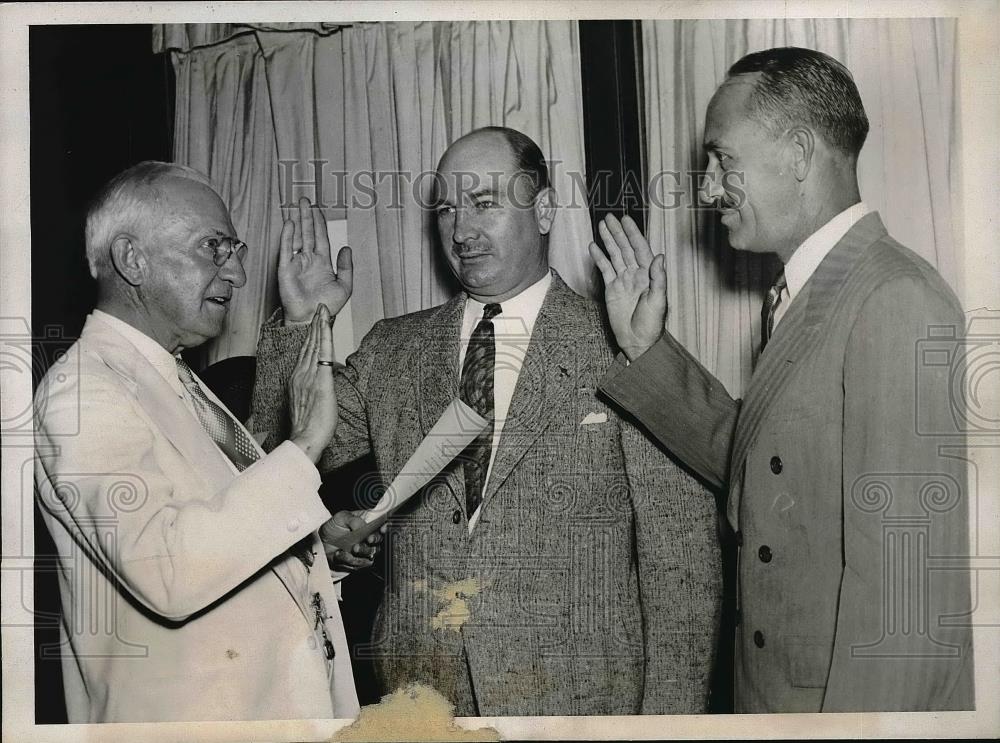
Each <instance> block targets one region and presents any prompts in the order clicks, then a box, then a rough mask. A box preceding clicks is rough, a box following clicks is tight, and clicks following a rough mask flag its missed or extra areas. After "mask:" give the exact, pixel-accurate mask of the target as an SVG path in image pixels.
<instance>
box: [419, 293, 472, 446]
mask: <svg viewBox="0 0 1000 743" xmlns="http://www.w3.org/2000/svg"><path fill="white" fill-rule="evenodd" d="M464 309H465V295H464V294H459V295H458V296H457V297H455V298H454V299H452V300H450V301H449V302H446V303H445V304H443V305H441V306H440V307H439V308H438V309H437V310H436V311H435V312H433V313H432V314H431V316H430V317H429V318H428V323H427V327H426V328H425V329H424V330H423V332H422V333H421V338H419V339H418V342H419V343H420V348H418V349H417V359H416V363H415V364H414V366H413V371H414V372H415V373H417V374H418V375H419V379H418V381H417V409H418V412H419V417H420V428H421V430H422V432H423V434H424V436H426V435H427V432H428V431H430V430H431V428H432V427H433V426H434V424H435V423H437V421H438V418H440V417H441V414H442V413H443V412H444V410H445V408H446V407H448V404H449V403H451V401H452V400H454V399H455V398H456V397H457V396H458V352H459V335H460V333H461V329H462V315H463V310H464Z"/></svg>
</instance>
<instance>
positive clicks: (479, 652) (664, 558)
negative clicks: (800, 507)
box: [254, 276, 721, 716]
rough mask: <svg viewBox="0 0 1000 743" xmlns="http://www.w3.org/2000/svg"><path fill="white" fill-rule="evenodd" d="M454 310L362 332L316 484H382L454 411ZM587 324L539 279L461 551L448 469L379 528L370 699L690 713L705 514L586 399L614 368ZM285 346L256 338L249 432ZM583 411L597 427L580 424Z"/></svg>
mask: <svg viewBox="0 0 1000 743" xmlns="http://www.w3.org/2000/svg"><path fill="white" fill-rule="evenodd" d="M463 306H464V296H459V297H456V298H455V299H453V300H451V301H450V302H448V303H446V304H444V305H441V306H439V307H435V308H433V309H429V310H426V311H423V312H416V313H413V314H410V315H405V316H402V317H398V318H394V319H391V320H385V321H382V322H380V323H378V324H377V325H376V326H375V327H374V328H373V329H372V330H371V332H370V333H369V334H368V335H367V336H366V337H365V339H364V340H363V341H362V343H361V346H360V348H359V349H358V351H357V353H355V354H354V355H352V356H351V357H350V358H349V359H348V364H347V368H346V369H344V370H343V371H341V372H339V373H338V376H337V395H338V404H339V406H340V426H339V428H338V430H337V435H336V438H335V440H334V441H333V442H332V445H331V447H330V448H329V450H328V451H327V457H326V458H325V459H324V461H323V462H322V463H321V468H322V467H327V468H332V467H335V466H337V465H340V464H343V463H345V462H348V461H350V460H352V459H355V458H357V457H359V456H361V455H363V454H365V453H367V452H369V451H373V452H374V455H375V459H376V461H377V463H378V469H379V472H380V474H381V476H382V478H383V479H384V481H385V482H389V481H391V480H392V478H393V477H395V475H396V474H397V473H398V472H399V470H400V469H401V468H402V466H403V464H404V463H405V461H406V459H407V458H408V457H409V456H410V454H412V453H413V451H414V449H415V448H416V446H417V444H418V443H419V442H420V441H421V440H422V439H423V437H424V436H425V434H426V433H427V431H428V429H429V428H430V427H431V426H432V425H433V424H434V423H435V421H436V420H437V419H438V417H439V416H440V414H441V413H442V411H443V410H444V408H445V407H446V406H447V404H448V403H449V402H450V401H451V400H452V399H454V398H455V397H456V396H457V393H458V377H459V374H458V357H459V331H460V325H461V319H462V310H463ZM601 318H602V316H601V312H600V309H599V307H598V306H597V305H596V304H594V303H593V302H590V301H589V300H586V299H584V298H582V297H579V296H577V295H576V294H574V293H573V292H572V291H571V290H570V289H569V288H568V287H566V285H565V284H564V283H563V282H562V281H561V280H560V279H559V277H558V276H554V277H553V282H552V286H551V288H550V289H549V292H548V294H547V296H546V298H545V301H544V303H543V305H542V308H541V311H540V313H539V316H538V319H537V322H536V324H535V328H534V332H533V334H532V338H531V343H530V347H529V349H528V352H527V354H526V357H525V360H524V364H523V366H522V369H521V372H520V376H519V378H518V382H517V387H516V390H515V392H514V396H513V399H512V401H511V407H510V411H509V414H508V417H507V420H506V423H505V425H504V428H503V433H502V436H501V440H500V443H499V448H498V451H497V454H496V459H495V461H494V464H493V470H492V472H491V474H490V479H489V482H488V484H487V488H486V492H485V493H484V501H483V505H482V511H481V513H480V518H479V521H478V523H477V525H476V527H475V529H474V530H473V532H472V533H471V534H470V533H469V531H468V521H467V518H468V515H467V514H466V513H465V492H464V482H463V476H462V470H461V467H460V465H457V464H456V463H454V462H453V463H452V464H451V465H450V466H449V467H447V468H446V469H445V471H444V472H442V473H441V474H440V476H439V477H438V478H436V480H435V481H434V482H433V483H431V485H429V486H428V487H427V488H425V490H424V491H423V492H422V493H421V494H419V495H418V496H415V497H414V498H413V499H412V500H411V501H410V502H408V503H407V504H406V505H405V506H404V507H403V509H402V510H401V511H400V512H399V513H398V515H396V516H395V517H394V518H393V519H392V521H391V522H390V524H391V527H390V532H389V534H388V535H387V536H386V539H387V540H388V541H389V542H390V543H391V552H390V560H391V562H390V564H389V566H388V575H387V576H386V594H385V598H384V600H383V603H382V605H381V607H380V610H379V613H378V616H377V619H376V626H375V631H374V637H373V645H374V647H373V651H374V653H375V655H376V664H377V667H378V670H379V673H380V676H381V678H382V681H383V682H384V684H385V688H386V690H392V689H395V688H398V687H399V686H401V685H403V684H405V683H407V682H410V681H422V682H425V683H429V684H432V685H433V686H434V687H436V688H437V689H438V690H439V691H440V692H442V693H443V694H444V695H445V696H447V697H448V698H449V699H451V700H452V701H453V702H454V703H455V704H456V707H457V714H459V715H474V714H481V715H489V716H493V715H571V714H636V713H684V712H702V711H704V710H705V707H706V701H707V691H708V677H709V672H710V669H711V666H712V660H713V647H714V641H715V635H716V631H717V623H718V618H719V602H720V583H721V581H720V572H719V571H720V567H719V555H718V544H717V535H716V522H715V518H714V502H713V500H712V498H711V497H710V496H708V495H707V493H706V492H705V491H704V489H703V488H702V486H700V485H699V484H697V482H696V481H695V480H694V479H692V478H691V477H690V476H689V475H687V474H686V473H684V472H683V471H681V470H680V469H678V468H677V467H676V466H675V465H673V464H672V463H671V462H670V460H669V459H668V458H667V457H666V456H664V455H663V454H662V453H661V452H660V451H659V450H657V449H656V448H655V447H654V446H653V445H652V444H651V443H650V442H649V441H648V440H647V439H646V438H645V437H644V436H643V434H641V433H639V432H638V431H637V430H635V429H634V428H633V427H631V426H630V425H628V424H626V423H623V422H622V421H621V420H620V419H619V418H618V417H617V416H616V415H615V414H614V413H613V412H612V411H611V409H610V408H608V407H607V406H605V405H604V404H603V403H601V402H600V401H599V400H598V399H597V397H596V396H595V393H596V385H597V381H598V379H599V378H600V377H601V375H602V374H604V373H605V371H606V370H607V369H608V367H609V365H610V364H611V362H612V353H611V350H610V346H609V343H608V337H607V335H606V331H605V327H604V325H603V323H602V319H601ZM303 334H304V331H303V330H302V329H296V328H280V327H277V326H274V325H270V326H265V328H264V330H263V334H262V337H261V340H260V344H259V347H258V365H259V372H258V382H257V387H256V389H255V397H254V409H255V416H256V422H257V425H258V428H260V429H271V430H279V431H281V430H283V429H284V427H285V426H287V421H286V420H285V413H284V408H285V403H284V392H283V389H284V380H285V379H286V378H287V376H288V374H289V372H290V370H291V368H292V366H293V365H294V360H295V354H296V352H297V350H298V347H299V345H300V344H301V340H302V338H303ZM590 413H596V414H597V416H596V420H598V421H600V420H601V414H604V416H606V420H604V421H603V422H598V423H593V424H587V425H582V422H583V421H584V419H585V418H587V417H588V414H590ZM591 419H592V420H593V419H595V417H594V416H591ZM373 503H374V498H373V496H372V495H371V494H369V495H368V497H367V505H371V504H373Z"/></svg>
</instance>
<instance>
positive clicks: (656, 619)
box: [621, 422, 722, 715]
mask: <svg viewBox="0 0 1000 743" xmlns="http://www.w3.org/2000/svg"><path fill="white" fill-rule="evenodd" d="M621 435H622V448H623V450H624V456H625V470H626V474H627V476H628V482H629V490H630V492H631V493H632V503H633V508H634V512H635V531H636V553H637V561H638V571H639V594H640V601H641V605H642V624H643V643H644V646H645V648H644V649H645V654H646V666H645V684H644V689H645V691H644V696H643V703H642V714H661V715H662V714H701V713H705V712H707V711H708V692H709V684H710V681H711V672H712V666H713V662H714V657H715V646H716V642H717V639H718V632H719V621H720V616H721V607H722V565H721V557H720V553H719V540H718V529H717V514H716V506H715V499H714V498H713V497H712V495H711V493H710V492H709V491H708V490H707V489H706V488H705V487H704V486H703V485H701V484H700V483H699V482H698V481H697V480H696V479H695V478H694V477H692V476H691V475H689V474H688V473H687V472H685V471H684V470H683V469H681V468H680V467H679V466H677V465H676V464H675V463H674V462H673V461H672V460H671V459H670V457H669V456H667V455H666V454H665V453H664V452H662V451H660V450H659V449H658V448H657V447H656V446H655V445H654V444H653V443H652V442H651V441H650V440H649V439H648V438H647V437H646V436H645V435H644V434H643V433H642V432H641V431H639V430H638V429H636V428H635V427H634V426H632V425H630V424H629V423H627V422H623V423H622V434H621Z"/></svg>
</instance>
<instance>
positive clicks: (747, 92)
mask: <svg viewBox="0 0 1000 743" xmlns="http://www.w3.org/2000/svg"><path fill="white" fill-rule="evenodd" d="M758 77H759V73H756V72H755V73H752V74H744V75H734V76H733V77H730V78H727V79H726V80H725V81H724V82H723V83H722V84H721V85H720V86H719V87H718V88H717V89H716V91H715V94H714V95H713V96H712V99H711V100H710V101H709V102H708V109H707V111H706V113H705V142H706V143H708V142H710V141H712V140H715V139H717V138H719V137H721V136H722V135H724V134H725V133H727V132H729V131H731V130H733V129H735V128H739V127H741V126H744V125H746V124H747V121H748V118H749V115H748V111H749V109H748V107H747V104H748V103H749V101H750V97H751V96H752V95H753V92H754V90H755V88H756V82H757V78H758Z"/></svg>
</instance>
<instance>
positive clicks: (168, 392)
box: [81, 318, 232, 480]
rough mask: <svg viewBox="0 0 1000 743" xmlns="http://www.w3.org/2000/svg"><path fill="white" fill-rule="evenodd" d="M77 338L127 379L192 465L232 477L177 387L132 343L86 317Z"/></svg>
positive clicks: (217, 475) (217, 476) (213, 474)
mask: <svg viewBox="0 0 1000 743" xmlns="http://www.w3.org/2000/svg"><path fill="white" fill-rule="evenodd" d="M81 340H82V341H84V342H86V343H87V344H92V345H93V347H95V348H96V349H97V350H98V353H99V354H100V356H101V358H102V359H104V362H105V363H106V364H107V365H108V367H109V368H111V369H112V370H114V371H115V372H116V373H117V374H118V375H119V376H120V377H122V378H123V379H124V380H126V381H127V383H128V384H129V386H130V387H131V388H132V389H133V390H134V391H135V396H136V400H137V401H138V403H139V405H140V406H141V407H142V408H143V409H144V410H145V411H146V412H147V413H148V414H149V418H150V420H151V421H152V422H153V424H154V425H156V426H157V427H158V428H159V430H160V432H161V433H162V434H163V436H164V437H165V438H166V439H167V440H168V441H169V442H170V443H171V444H172V445H173V446H174V448H175V449H177V450H178V451H179V452H180V453H181V455H182V456H183V457H184V459H185V461H187V462H190V463H191V466H192V468H194V469H195V470H196V471H197V472H199V473H202V474H203V475H204V476H206V477H210V478H211V479H212V480H218V479H222V480H226V479H229V478H231V477H232V469H231V468H230V466H229V462H228V460H227V459H226V455H225V454H223V453H222V451H221V450H220V449H219V447H218V446H216V445H215V442H214V441H212V439H211V437H210V436H209V435H208V434H207V433H206V432H205V429H204V428H202V426H201V424H200V423H199V422H198V420H197V418H195V416H194V415H192V414H191V413H190V412H189V411H188V409H187V408H186V407H185V405H184V403H183V401H181V400H180V398H179V396H178V394H177V391H176V390H175V389H174V388H173V387H171V386H170V384H168V383H167V381H166V380H165V379H164V378H163V375H161V374H160V373H159V372H158V371H157V370H156V369H155V368H154V367H153V365H152V364H150V363H149V361H148V360H147V359H146V357H145V356H143V355H142V354H141V353H139V352H138V351H137V350H136V348H135V346H133V345H132V344H131V343H129V342H128V340H126V339H125V338H124V337H122V336H121V335H119V334H118V333H117V332H115V330H114V329H113V328H111V327H109V326H107V325H105V324H104V323H102V322H100V321H99V320H97V321H94V320H92V319H91V318H88V319H87V323H86V325H85V326H84V329H83V332H82V333H81Z"/></svg>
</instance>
